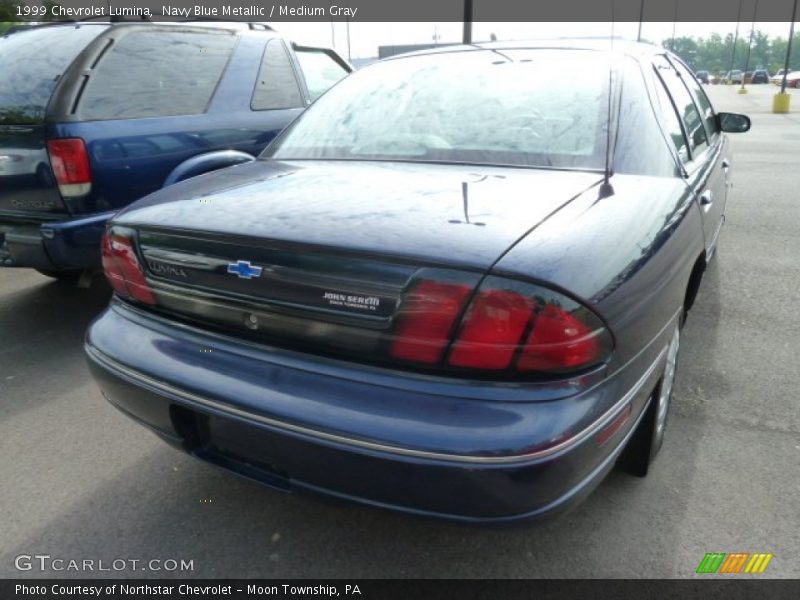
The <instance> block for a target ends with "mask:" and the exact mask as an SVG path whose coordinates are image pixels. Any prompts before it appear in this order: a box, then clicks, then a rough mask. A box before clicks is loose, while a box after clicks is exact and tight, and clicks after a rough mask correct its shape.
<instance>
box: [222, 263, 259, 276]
mask: <svg viewBox="0 0 800 600" xmlns="http://www.w3.org/2000/svg"><path fill="white" fill-rule="evenodd" d="M263 270H264V268H263V267H259V266H253V265H251V264H250V261H249V260H237V261H236V262H234V263H230V264H229V265H228V273H230V274H231V275H236V276H237V277H238V278H239V279H252V278H253V277H261V272H262V271H263Z"/></svg>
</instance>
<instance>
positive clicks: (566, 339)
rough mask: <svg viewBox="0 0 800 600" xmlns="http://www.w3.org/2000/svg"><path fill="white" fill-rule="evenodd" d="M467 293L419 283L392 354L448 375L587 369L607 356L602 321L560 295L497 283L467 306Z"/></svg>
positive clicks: (490, 282) (401, 316) (489, 282)
mask: <svg viewBox="0 0 800 600" xmlns="http://www.w3.org/2000/svg"><path fill="white" fill-rule="evenodd" d="M470 294H471V289H470V287H469V286H462V285H454V284H443V283H438V282H434V281H428V280H422V281H419V282H418V283H417V284H416V285H415V286H414V287H412V289H411V291H410V292H409V294H408V296H407V298H406V299H405V301H404V303H403V306H402V307H401V310H400V311H399V313H398V315H397V326H396V328H395V330H394V335H393V336H392V346H391V354H392V356H393V357H394V358H399V359H402V360H404V361H410V362H416V363H421V364H426V365H432V366H438V367H441V368H442V369H443V370H446V371H454V370H455V371H458V370H479V371H483V372H487V373H488V372H492V371H495V372H505V373H519V374H524V373H530V374H534V373H569V372H575V371H579V370H582V369H587V368H589V367H592V366H595V365H598V364H600V363H601V362H603V361H605V360H606V359H607V358H608V356H609V354H610V352H611V349H612V346H613V341H612V338H611V334H610V333H609V331H608V329H606V327H605V326H604V325H603V322H602V321H601V320H600V319H599V318H598V317H597V316H596V315H595V314H594V313H593V312H591V311H590V310H589V309H588V308H586V307H585V306H583V305H581V304H579V303H577V302H575V301H574V300H572V299H570V298H568V297H566V296H564V295H563V294H560V293H558V292H555V291H552V290H549V289H546V288H543V287H540V286H537V285H530V284H525V283H521V282H516V281H513V280H508V279H503V278H499V277H489V278H487V279H486V280H485V281H484V282H483V284H482V285H481V286H480V289H479V290H478V291H477V293H475V295H474V298H472V300H471V301H470V303H469V306H468V307H465V304H466V302H467V300H468V298H469V296H470ZM465 308H466V311H464V309H465ZM462 313H463V314H464V316H463V319H461V321H460V323H458V324H457V323H456V319H457V317H458V316H459V315H460V314H462ZM456 325H457V326H456ZM448 349H449V350H448Z"/></svg>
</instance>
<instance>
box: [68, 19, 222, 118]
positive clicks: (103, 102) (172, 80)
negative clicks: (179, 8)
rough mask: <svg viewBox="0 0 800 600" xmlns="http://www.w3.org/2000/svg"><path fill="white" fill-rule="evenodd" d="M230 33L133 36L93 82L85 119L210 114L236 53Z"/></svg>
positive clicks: (83, 105)
mask: <svg viewBox="0 0 800 600" xmlns="http://www.w3.org/2000/svg"><path fill="white" fill-rule="evenodd" d="M235 44H236V36H235V35H233V34H232V33H231V32H227V31H193V30H189V29H187V30H185V31H165V30H148V31H132V32H130V33H128V34H127V35H125V36H124V37H122V38H121V39H119V40H117V41H116V42H115V43H114V45H113V46H111V48H110V49H109V50H108V52H106V54H105V55H104V56H103V58H102V59H101V61H100V64H99V65H98V66H97V68H96V69H95V71H94V72H93V73H92V75H91V76H90V77H89V80H88V83H87V85H86V89H85V90H84V93H83V95H82V97H81V100H80V105H79V108H78V112H79V114H80V116H81V118H83V119H87V120H102V119H137V118H144V117H167V116H177V115H196V114H201V113H203V112H205V111H206V108H207V107H208V104H209V102H210V101H211V97H212V96H213V95H214V91H215V90H216V88H217V84H218V83H219V81H220V79H221V78H222V75H223V73H224V72H225V68H226V66H227V64H228V60H229V59H230V57H231V54H232V53H233V49H234V46H235Z"/></svg>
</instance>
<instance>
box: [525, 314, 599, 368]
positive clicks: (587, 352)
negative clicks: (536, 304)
mask: <svg viewBox="0 0 800 600" xmlns="http://www.w3.org/2000/svg"><path fill="white" fill-rule="evenodd" d="M598 325H599V324H598ZM603 332H605V329H604V328H602V327H600V326H595V327H592V326H590V325H589V324H588V323H587V322H586V321H585V320H583V319H581V318H580V317H579V316H578V315H577V314H576V313H575V312H567V311H566V310H564V309H562V308H561V307H559V306H556V305H553V304H548V305H547V306H545V307H543V308H542V310H541V312H540V313H539V314H538V315H537V317H536V321H535V322H534V325H533V330H532V331H531V334H530V336H529V337H528V341H527V342H526V343H525V345H524V346H523V349H522V354H521V355H520V357H519V361H518V362H517V368H518V369H519V370H520V371H562V370H568V369H575V368H580V367H583V366H587V365H591V364H593V363H595V362H597V361H598V358H600V357H601V354H600V349H601V343H600V342H601V340H600V336H601V335H602V334H603Z"/></svg>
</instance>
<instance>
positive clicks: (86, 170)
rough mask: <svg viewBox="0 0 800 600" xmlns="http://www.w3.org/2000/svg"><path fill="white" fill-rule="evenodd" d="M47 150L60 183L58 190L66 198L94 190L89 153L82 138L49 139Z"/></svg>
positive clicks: (57, 180)
mask: <svg viewBox="0 0 800 600" xmlns="http://www.w3.org/2000/svg"><path fill="white" fill-rule="evenodd" d="M47 151H48V153H49V154H50V164H51V165H52V167H53V174H54V175H55V176H56V182H57V183H58V191H59V192H61V195H62V196H63V197H64V198H74V197H76V196H85V195H86V194H88V193H89V192H90V191H92V171H91V169H90V167H89V154H88V153H87V152H86V144H85V143H84V142H83V140H82V139H80V138H64V139H60V140H48V142H47Z"/></svg>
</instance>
